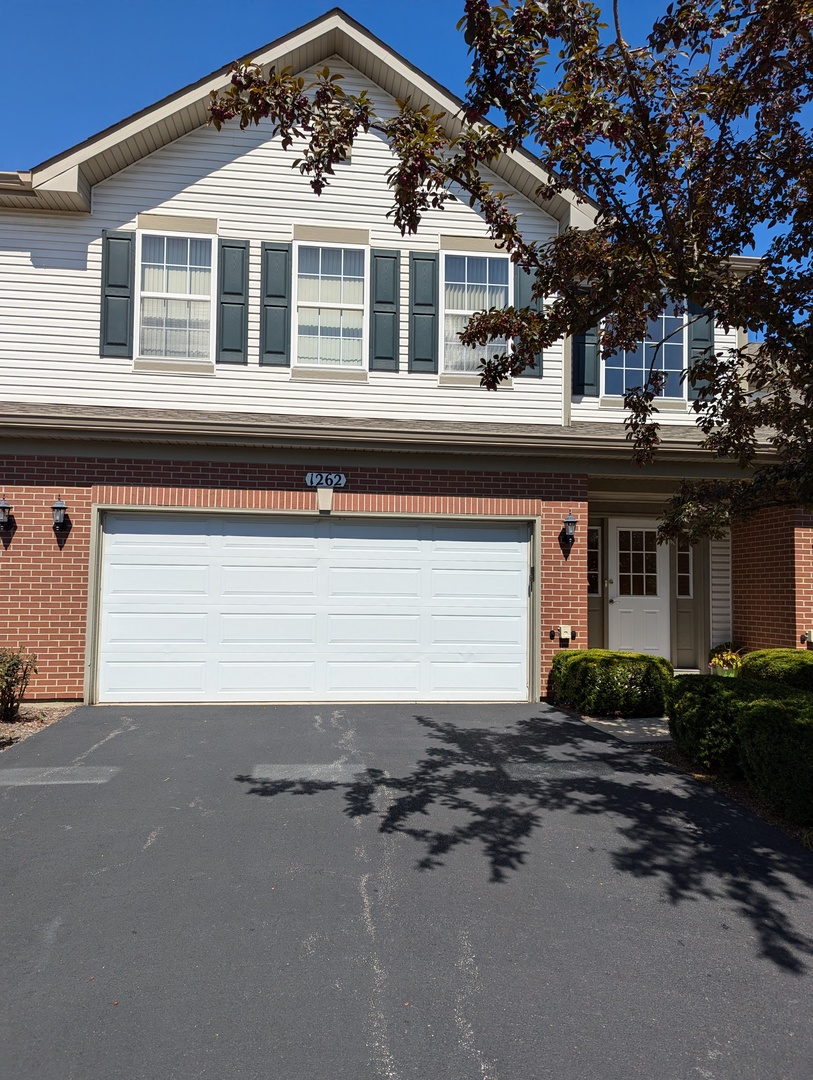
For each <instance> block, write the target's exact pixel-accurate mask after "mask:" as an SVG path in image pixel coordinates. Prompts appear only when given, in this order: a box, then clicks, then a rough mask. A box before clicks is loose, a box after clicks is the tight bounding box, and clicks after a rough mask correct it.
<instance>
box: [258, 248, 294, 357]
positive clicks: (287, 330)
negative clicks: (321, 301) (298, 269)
mask: <svg viewBox="0 0 813 1080" xmlns="http://www.w3.org/2000/svg"><path fill="white" fill-rule="evenodd" d="M261 279H262V280H261V284H260V290H261V293H262V310H261V313H260V363H261V364H274V365H276V366H277V367H290V366H291V245H290V244H268V243H267V244H263V246H262V273H261Z"/></svg>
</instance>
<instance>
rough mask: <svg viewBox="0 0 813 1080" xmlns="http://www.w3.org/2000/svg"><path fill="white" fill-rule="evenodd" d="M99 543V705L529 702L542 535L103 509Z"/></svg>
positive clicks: (432, 521)
mask: <svg viewBox="0 0 813 1080" xmlns="http://www.w3.org/2000/svg"><path fill="white" fill-rule="evenodd" d="M98 532H99V534H100V535H99V540H100V544H99V548H100V551H99V560H98V568H97V569H98V573H97V578H98V585H97V596H98V601H97V604H98V610H97V613H96V620H97V626H98V634H97V648H96V659H95V661H91V670H92V674H93V679H92V686H91V699H92V700H96V701H100V702H110V703H112V702H152V703H161V702H189V703H192V702H216V701H220V702H291V701H303V702H304V701H313V702H342V701H416V702H418V701H421V702H423V701H427V702H428V701H528V700H530V699H531V691H530V687H531V686H533V685H535V682H534V679H535V677H536V671H535V669H536V664H535V663H533V662H532V646H535V644H536V642H535V636H536V635H535V634H534V632H533V620H531V618H530V612H531V610H532V607H533V609H536V607H537V605H536V604H535V603H532V602H533V599H534V598H533V597H532V596H531V595H530V593H531V591H532V590H531V588H530V582H531V575H530V567H531V561H532V550H533V547H534V545H533V536H534V528H533V522H532V521H529V520H525V519H516V518H510V519H506V518H496V517H493V518H492V517H489V518H482V517H481V518H476V519H465V518H460V519H458V518H445V517H444V518H441V517H413V518H406V519H405V518H400V517H389V516H385V515H381V516H368V515H363V516H362V515H358V516H357V515H342V516H340V517H339V516H331V517H316V516H314V515H310V514H307V515H306V514H300V515H280V514H256V513H243V514H235V513H232V512H228V511H220V512H217V511H214V512H213V511H207V512H200V511H198V512H188V511H185V512H182V513H179V512H177V511H150V512H139V511H135V510H133V511H122V510H115V511H113V510H109V511H104V512H103V513H102V520H101V528H100V529H99V530H98ZM97 550H98V549H97Z"/></svg>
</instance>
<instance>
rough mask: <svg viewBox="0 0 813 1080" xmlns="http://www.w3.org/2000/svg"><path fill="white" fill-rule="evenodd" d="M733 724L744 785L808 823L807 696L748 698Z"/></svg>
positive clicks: (811, 730) (811, 713)
mask: <svg viewBox="0 0 813 1080" xmlns="http://www.w3.org/2000/svg"><path fill="white" fill-rule="evenodd" d="M737 727H738V730H739V737H740V752H741V757H742V765H743V770H744V772H745V778H746V780H747V781H748V783H749V784H750V786H751V787H752V788H753V789H754V791H756V792H758V793H759V794H760V795H762V796H763V797H764V798H765V799H767V800H768V802H770V803H771V805H772V806H774V807H775V808H776V809H777V810H779V811H780V813H782V814H784V815H785V816H786V817H788V818H790V819H791V820H792V821H795V822H797V823H798V824H800V825H813V694H807V693H798V692H797V693H796V695H795V697H793V698H788V699H786V700H784V701H776V700H773V701H765V700H761V701H752V702H749V704H748V705H747V707H746V708H745V710H744V712H743V715H742V717H741V719H740V721H739V724H738V725H737Z"/></svg>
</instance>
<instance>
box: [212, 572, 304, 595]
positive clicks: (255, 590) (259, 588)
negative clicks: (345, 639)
mask: <svg viewBox="0 0 813 1080" xmlns="http://www.w3.org/2000/svg"><path fill="white" fill-rule="evenodd" d="M316 591H317V573H316V568H315V567H313V566H259V565H253V566H224V567H223V584H222V595H223V596H224V597H230V596H241V597H243V596H254V597H258V598H259V597H278V596H302V597H315V596H316Z"/></svg>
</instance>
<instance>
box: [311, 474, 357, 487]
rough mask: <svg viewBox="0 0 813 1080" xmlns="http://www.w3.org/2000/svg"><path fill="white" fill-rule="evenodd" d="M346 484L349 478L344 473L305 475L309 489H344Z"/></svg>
mask: <svg viewBox="0 0 813 1080" xmlns="http://www.w3.org/2000/svg"><path fill="white" fill-rule="evenodd" d="M346 483H347V477H346V476H345V475H344V473H343V472H309V473H305V484H306V485H307V486H308V487H329V488H342V487H344V485H345V484H346Z"/></svg>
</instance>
